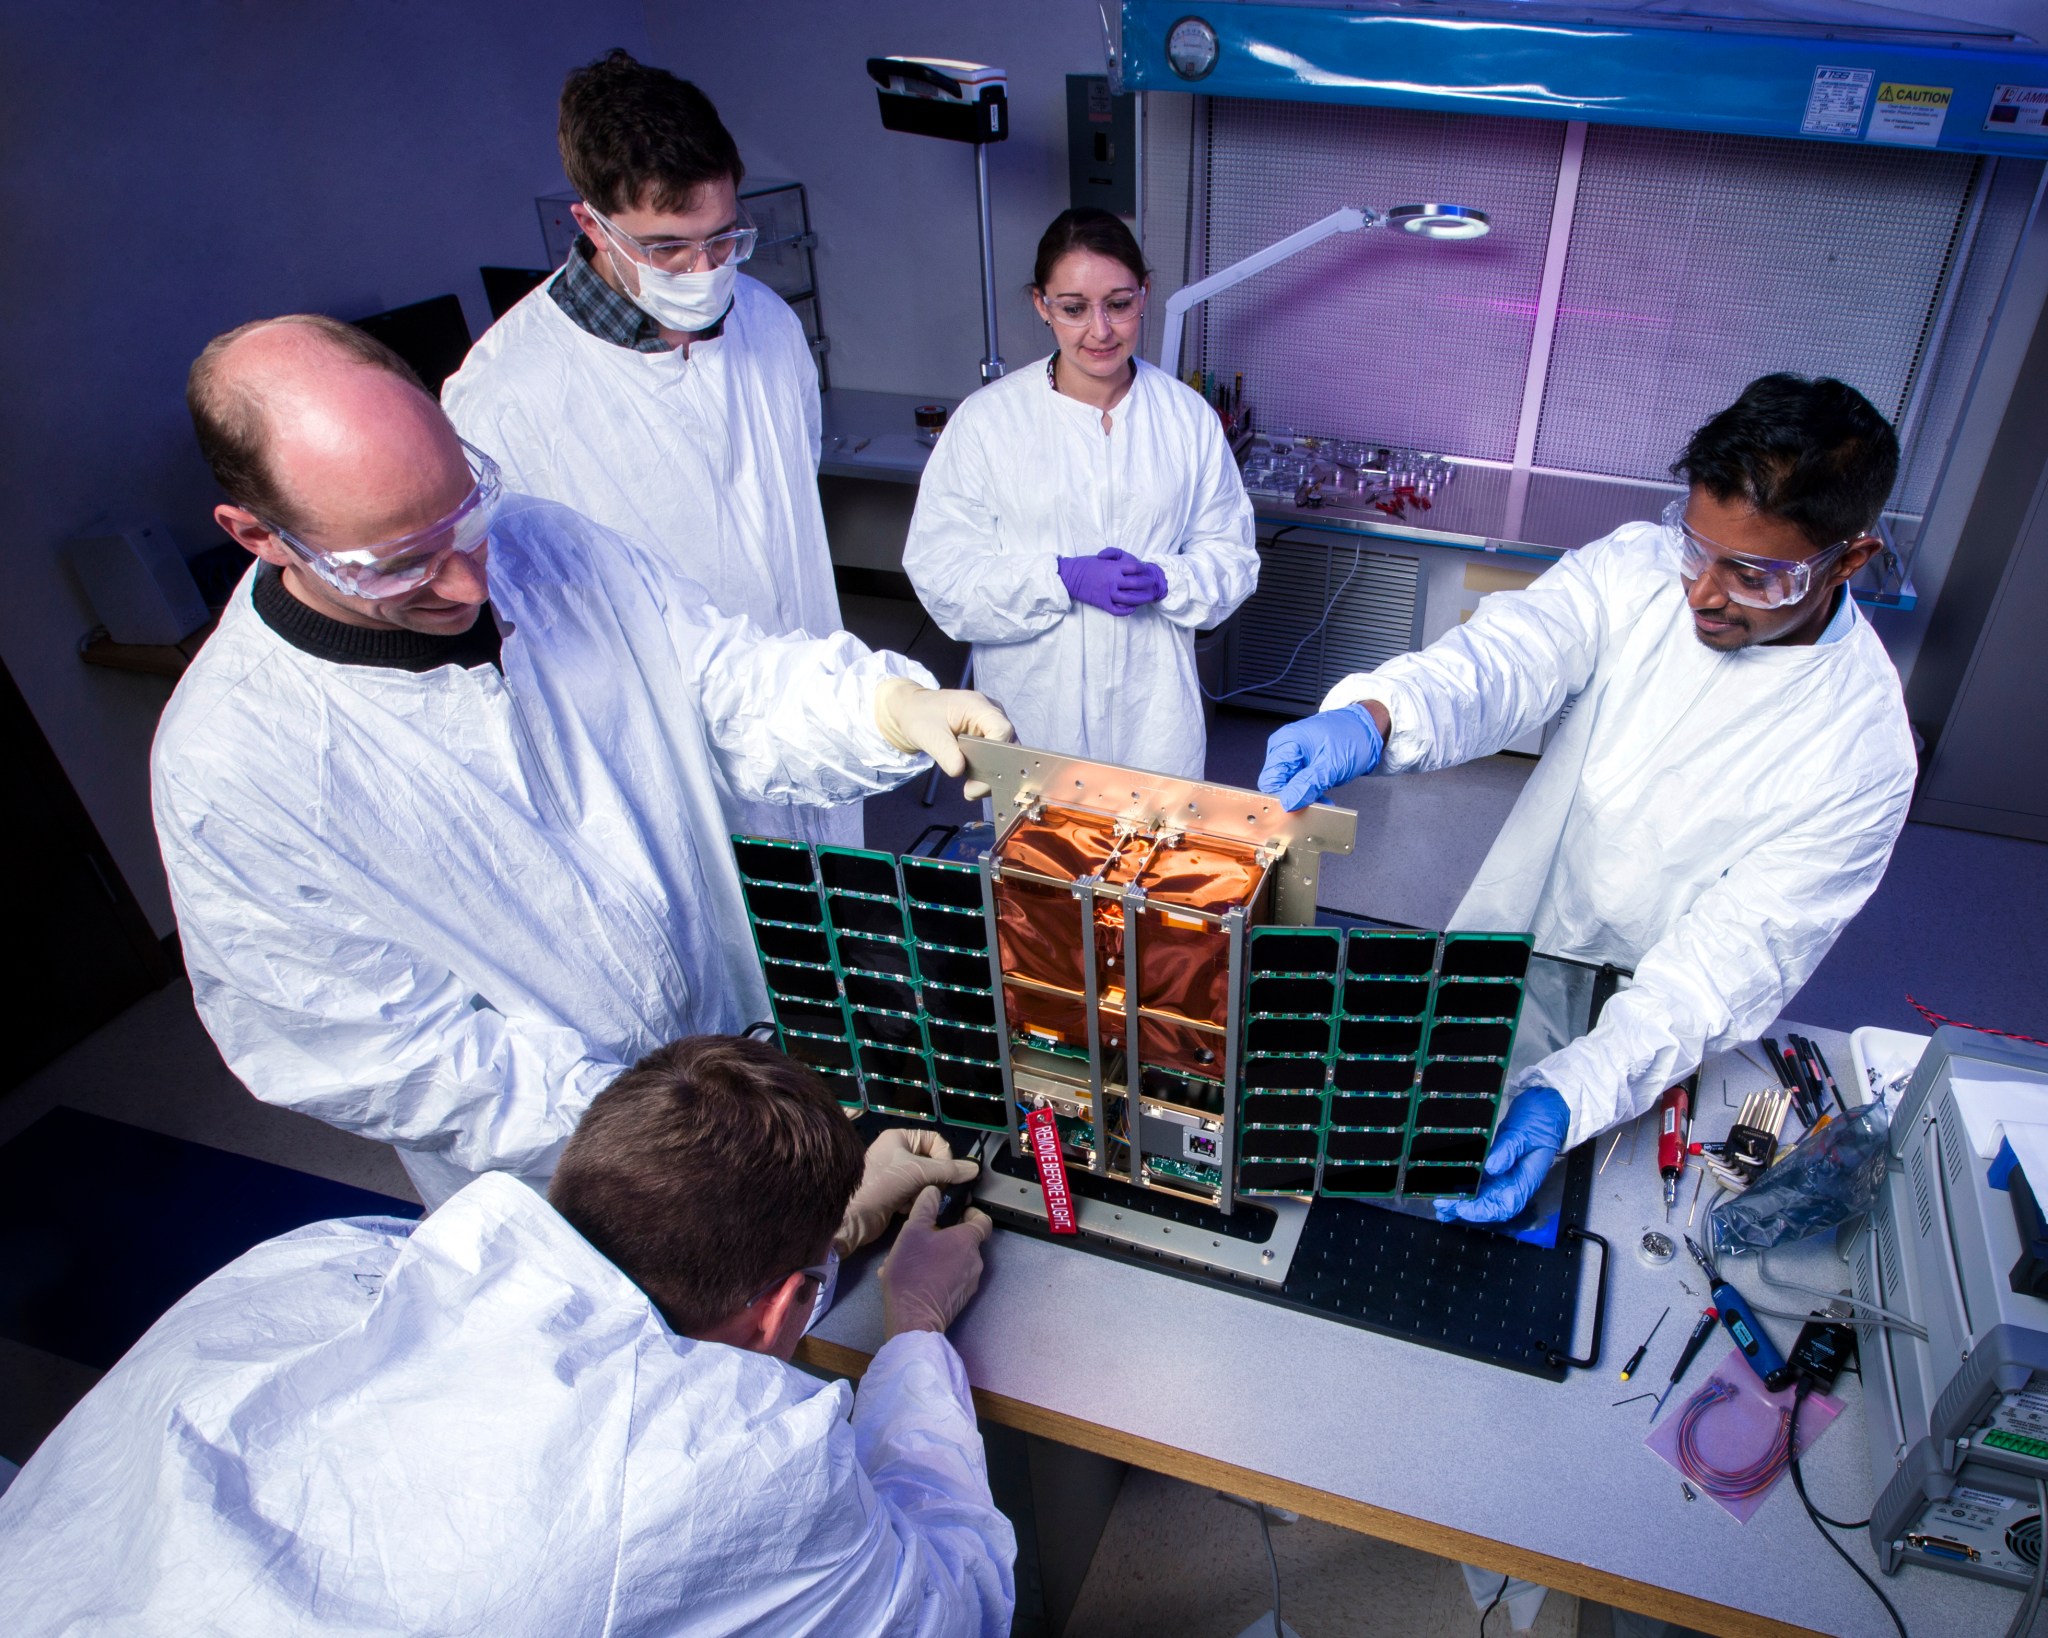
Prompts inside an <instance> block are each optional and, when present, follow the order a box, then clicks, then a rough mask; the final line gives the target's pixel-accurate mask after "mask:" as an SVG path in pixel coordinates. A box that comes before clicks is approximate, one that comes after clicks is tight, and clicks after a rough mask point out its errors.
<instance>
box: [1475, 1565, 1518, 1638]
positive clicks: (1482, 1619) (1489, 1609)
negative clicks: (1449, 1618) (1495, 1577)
mask: <svg viewBox="0 0 2048 1638" xmlns="http://www.w3.org/2000/svg"><path fill="white" fill-rule="evenodd" d="M1510 1579H1511V1578H1510V1577H1508V1576H1502V1577H1501V1578H1500V1587H1499V1589H1498V1590H1497V1591H1496V1592H1495V1593H1494V1595H1493V1602H1492V1603H1491V1604H1488V1605H1487V1606H1486V1608H1485V1609H1483V1610H1481V1611H1480V1612H1479V1638H1486V1618H1487V1617H1488V1616H1489V1615H1491V1614H1492V1613H1493V1612H1494V1611H1495V1610H1496V1609H1498V1608H1499V1607H1500V1601H1501V1600H1502V1599H1503V1598H1505V1597H1506V1596H1507V1591H1508V1582H1509V1580H1510Z"/></svg>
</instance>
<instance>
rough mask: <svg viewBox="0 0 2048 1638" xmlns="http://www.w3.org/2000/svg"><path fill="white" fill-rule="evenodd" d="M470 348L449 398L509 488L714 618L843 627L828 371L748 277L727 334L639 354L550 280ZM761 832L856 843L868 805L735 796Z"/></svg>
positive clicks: (742, 814) (777, 626)
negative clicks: (827, 503) (560, 296)
mask: <svg viewBox="0 0 2048 1638" xmlns="http://www.w3.org/2000/svg"><path fill="white" fill-rule="evenodd" d="M552 282H553V281H547V282H545V283H543V284H542V285H541V286H540V287H539V288H537V289H535V290H533V291H532V292H530V293H529V294H528V295H527V296H526V297H525V298H524V299H523V300H521V301H520V303H519V304H518V305H517V306H516V307H514V308H513V309H512V310H511V311H510V312H509V313H507V314H506V315H505V316H504V317H503V318H502V319H500V320H499V321H498V322H497V323H496V324H494V325H492V326H491V327H490V329H488V330H486V331H485V332H484V334H483V337H482V339H481V340H479V341H478V342H477V344H476V345H475V346H474V347H473V348H471V349H470V353H469V357H468V358H466V359H465V360H464V361H463V365H462V368H461V369H459V370H457V371H456V372H455V374H454V375H452V376H450V377H449V378H448V381H447V383H446V385H444V386H443V387H442V388H441V399H442V402H443V404H444V405H445V406H446V407H447V410H448V416H449V419H450V420H452V421H453V422H454V423H455V428H456V430H457V431H458V432H460V433H461V434H462V436H463V437H465V438H467V439H468V440H469V441H470V442H471V443H473V444H475V445H476V446H477V447H478V448H479V449H481V450H483V451H485V452H486V453H487V454H489V455H490V456H491V457H492V458H493V459H494V460H495V461H497V463H498V465H499V466H500V467H501V468H502V469H503V470H504V474H505V483H506V486H507V487H508V488H511V489H515V490H518V491H520V492H521V493H522V494H528V495H536V496H539V497H540V498H541V499H543V500H551V501H559V502H560V503H561V504H562V505H564V506H567V507H571V508H573V509H574V510H576V511H578V512H581V513H582V514H583V515H584V516H585V517H588V518H592V519H594V520H595V521H596V522H598V523H600V524H602V525H603V526H604V527H605V528H607V529H615V530H617V531H618V532H619V533H620V534H622V535H626V536H629V537H630V538H632V539H634V540H637V541H639V542H640V543H641V544H642V545H644V546H646V547H647V548H648V549H649V550H650V551H652V552H653V553H654V554H655V555H657V556H658V557H661V558H663V559H664V560H666V561H667V562H668V563H669V564H671V565H672V566H674V567H675V568H677V569H679V570H680V571H681V572H682V573H684V574H686V575H688V576H689V577H690V578H691V579H692V580H695V581H697V582H698V583H699V584H700V585H702V586H703V587H704V588H705V589H706V590H707V591H708V592H709V593H710V597H711V603H712V605H713V606H714V607H716V608H718V609H720V610H722V611H723V612H724V613H726V614H735V615H744V616H745V617H746V618H748V619H750V620H752V621H753V622H754V624H756V625H757V626H759V627H760V628H761V629H762V630H763V631H765V632H767V633H768V634H769V635H770V636H776V637H780V636H783V635H786V634H788V633H793V632H794V633H803V634H805V635H808V636H812V637H827V636H830V635H831V634H832V633H833V632H835V631H837V630H839V629H840V618H839V593H838V590H837V588H836V587H835V585H834V583H833V579H832V554H831V550H830V547H829V546H828V545H827V543H826V539H825V517H824V513H823V511H822V510H821V509H820V506H819V502H818V455H819V441H820V411H819V402H818V368H817V365H816V363H815V362H814V361H813V359H812V357H811V349H810V343H809V342H808V341H807V340H806V339H805V337H804V331H803V325H802V323H801V322H800V321H799V320H798V319H797V316H796V314H795V313H793V312H792V311H791V310H790V308H789V305H788V304H787V303H786V302H784V301H783V300H782V298H781V297H779V296H777V295H776V294H775V293H774V292H773V291H772V290H770V289H768V287H767V286H766V285H763V284H761V283H760V282H759V281H757V280H755V279H751V278H748V277H746V276H745V275H742V276H741V277H740V278H739V280H738V283H737V285H736V287H735V291H734V296H733V305H732V309H731V311H729V312H728V313H727V314H726V316H725V327H724V330H723V331H722V332H721V333H720V334H719V335H718V336H716V337H714V338H713V339H711V340H708V341H698V342H693V343H692V344H691V346H690V349H689V352H688V354H687V355H685V353H684V352H683V350H682V349H681V348H676V349H675V350H673V351H669V352H658V353H641V352H635V351H634V350H633V349H632V348H630V347H620V346H616V345H614V344H613V343H611V342H609V341H605V340H603V339H601V338H600V337H597V336H594V335H591V334H590V333H589V332H588V331H586V330H584V329H582V328H581V327H580V326H579V325H578V324H577V323H576V322H575V321H574V320H573V319H571V318H570V317H569V315H568V314H566V313H564V312H563V311H562V309H561V307H560V306H559V305H558V304H557V303H556V301H555V299H554V297H553V296H552V295H551V294H550V293H549V290H548V284H549V283H552ZM727 818H728V820H729V822H730V824H731V828H732V829H733V830H735V831H739V832H741V833H743V834H746V835H754V836H787V837H791V838H793V839H795V840H798V841H816V842H830V843H836V844H839V845H842V846H848V847H858V846H859V845H860V843H861V838H862V829H861V810H860V809H859V808H858V807H840V808H818V807H808V806H804V805H802V804H791V803H787V802H758V801H750V800H747V799H744V798H739V797H734V798H732V799H731V802H730V804H729V809H728V813H727Z"/></svg>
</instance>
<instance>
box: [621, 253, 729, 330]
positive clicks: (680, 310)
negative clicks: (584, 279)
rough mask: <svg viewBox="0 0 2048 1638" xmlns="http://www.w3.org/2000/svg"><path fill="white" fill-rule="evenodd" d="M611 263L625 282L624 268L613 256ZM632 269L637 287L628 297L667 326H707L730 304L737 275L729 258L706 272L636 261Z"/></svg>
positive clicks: (658, 322)
mask: <svg viewBox="0 0 2048 1638" xmlns="http://www.w3.org/2000/svg"><path fill="white" fill-rule="evenodd" d="M607 253H609V251H608V252H607ZM612 266H613V268H614V269H616V270H617V271H618V274H619V280H620V282H621V283H624V282H625V279H626V273H625V269H623V268H621V267H619V264H618V260H617V258H616V257H614V258H613V261H612ZM633 272H634V274H635V275H637V277H638V279H639V284H640V288H639V289H638V290H637V291H635V290H628V291H627V292H626V295H627V298H628V299H629V300H630V301H631V302H632V303H633V305H634V306H635V307H637V308H639V309H640V311H641V312H643V313H645V314H646V315H647V316H648V317H649V318H651V319H653V320H654V322H655V323H656V324H659V325H660V326H661V327H662V328H663V329H666V330H708V329H710V328H711V326H712V325H714V324H716V323H717V322H718V321H719V320H720V319H722V318H724V317H725V313H726V309H727V308H729V307H731V306H732V290H733V281H734V280H736V279H737V278H738V277H739V276H740V270H739V268H738V267H737V266H735V265H734V264H733V263H731V262H727V263H726V264H725V265H724V266H723V267H714V268H712V269H711V270H710V271H709V272H706V273H669V272H666V271H664V270H663V269H661V268H658V267H649V266H648V265H647V264H646V263H645V262H635V263H634V264H633Z"/></svg>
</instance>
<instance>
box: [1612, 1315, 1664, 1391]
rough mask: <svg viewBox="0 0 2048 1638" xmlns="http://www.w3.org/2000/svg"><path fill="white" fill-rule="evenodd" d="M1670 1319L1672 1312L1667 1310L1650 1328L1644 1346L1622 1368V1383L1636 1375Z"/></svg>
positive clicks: (1643, 1342)
mask: <svg viewBox="0 0 2048 1638" xmlns="http://www.w3.org/2000/svg"><path fill="white" fill-rule="evenodd" d="M1670 1317H1671V1310H1670V1309H1669V1308H1666V1309H1665V1310H1664V1312H1663V1313H1661V1314H1659V1315H1658V1316H1657V1323H1656V1324H1655V1325H1653V1326H1651V1327H1650V1334H1649V1335H1648V1336H1646V1337H1644V1338H1643V1340H1642V1344H1641V1345H1640V1346H1639V1347H1638V1348H1637V1349H1636V1351H1635V1352H1634V1353H1632V1354H1630V1355H1629V1356H1628V1363H1627V1364H1626V1365H1624V1366H1622V1368H1621V1379H1622V1381H1624V1382H1626V1381H1627V1380H1628V1379H1629V1378H1630V1377H1632V1376H1634V1375H1635V1374H1636V1367H1637V1366H1638V1365H1640V1364H1642V1362H1643V1355H1645V1354H1647V1353H1648V1352H1649V1351H1650V1344H1651V1343H1653V1342H1655V1341H1656V1340H1657V1333H1658V1332H1659V1331H1661V1330H1663V1329H1664V1322H1665V1321H1666V1320H1668V1319H1669V1318H1670Z"/></svg>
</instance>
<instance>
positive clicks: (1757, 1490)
mask: <svg viewBox="0 0 2048 1638" xmlns="http://www.w3.org/2000/svg"><path fill="white" fill-rule="evenodd" d="M1734 1397H1735V1390H1734V1389H1733V1388H1731V1387H1729V1386H1728V1384H1727V1383H1725V1382H1723V1381H1722V1380H1721V1379H1720V1378H1719V1377H1714V1378H1713V1379H1711V1380H1710V1381H1709V1382H1708V1383H1707V1385H1706V1386H1705V1387H1703V1388H1702V1389H1700V1391H1699V1392H1698V1393H1696V1394H1694V1395H1693V1396H1692V1398H1691V1399H1689V1400H1687V1401H1686V1405H1685V1409H1684V1410H1682V1411H1680V1412H1679V1413H1678V1446H1677V1454H1678V1467H1679V1471H1680V1472H1682V1473H1683V1474H1684V1475H1685V1476H1686V1477H1687V1478H1688V1479H1690V1480H1692V1482H1693V1483H1694V1484H1696V1485H1698V1486H1699V1487H1700V1488H1701V1489H1702V1490H1704V1491H1705V1492H1706V1493H1707V1494H1708V1495H1710V1496H1715V1497H1718V1498H1719V1499H1720V1500H1722V1501H1747V1500H1749V1498H1750V1497H1752V1496H1761V1495H1762V1494H1763V1493H1764V1492H1765V1491H1766V1490H1768V1489H1770V1488H1771V1486H1772V1485H1774V1484H1776V1483H1777V1482H1778V1480H1779V1479H1780V1478H1781V1477H1782V1476H1783V1474H1784V1472H1785V1468H1786V1466H1787V1465H1788V1464H1789V1463H1790V1462H1791V1460H1792V1443H1793V1436H1792V1423H1793V1418H1794V1417H1795V1416H1796V1415H1797V1414H1798V1407H1799V1396H1798V1395H1795V1396H1794V1397H1793V1407H1792V1409H1791V1410H1786V1411H1780V1412H1779V1413H1778V1431H1777V1433H1776V1435H1775V1436H1774V1437H1773V1438H1772V1440H1771V1443H1770V1448H1769V1449H1768V1450H1766V1451H1765V1452H1764V1454H1763V1455H1761V1456H1759V1457H1757V1458H1756V1459H1755V1460H1753V1461H1751V1462H1750V1463H1749V1464H1748V1465H1747V1466H1744V1467H1734V1468H1727V1467H1716V1466H1715V1465H1714V1464H1713V1463H1712V1462H1710V1461H1708V1460H1707V1458H1706V1456H1705V1455H1704V1454H1703V1453H1702V1451H1701V1450H1700V1446H1699V1425H1700V1423H1701V1422H1702V1421H1703V1420H1704V1419H1705V1418H1706V1414H1707V1412H1708V1411H1710V1410H1712V1409H1713V1408H1714V1407H1715V1406H1716V1405H1720V1404H1725V1403H1726V1402H1727V1401H1729V1400H1731V1399H1733V1398H1734Z"/></svg>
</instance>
